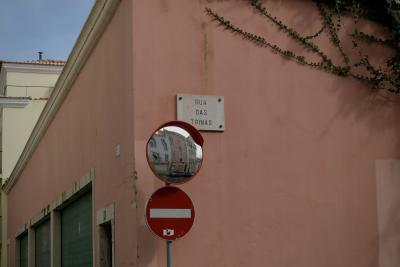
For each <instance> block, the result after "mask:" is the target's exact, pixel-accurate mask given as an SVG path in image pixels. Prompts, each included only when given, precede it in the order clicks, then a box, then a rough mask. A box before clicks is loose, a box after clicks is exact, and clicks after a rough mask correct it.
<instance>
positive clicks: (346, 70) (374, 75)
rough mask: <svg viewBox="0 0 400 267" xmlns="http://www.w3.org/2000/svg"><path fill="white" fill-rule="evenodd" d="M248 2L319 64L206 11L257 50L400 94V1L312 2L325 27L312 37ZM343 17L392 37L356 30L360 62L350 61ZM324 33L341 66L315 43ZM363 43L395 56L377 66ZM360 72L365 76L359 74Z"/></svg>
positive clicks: (253, 0) (256, 3)
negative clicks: (368, 24)
mask: <svg viewBox="0 0 400 267" xmlns="http://www.w3.org/2000/svg"><path fill="white" fill-rule="evenodd" d="M247 1H248V3H249V5H251V6H252V7H253V8H254V9H255V11H256V12H257V14H258V15H260V16H262V17H264V18H265V19H267V20H269V21H271V22H272V23H273V24H274V25H275V26H276V27H278V29H280V30H281V31H282V32H283V33H285V34H286V35H288V36H289V37H291V38H292V39H293V40H295V41H296V42H298V43H299V44H300V45H302V46H303V47H305V48H307V49H308V50H309V51H311V52H312V53H314V54H315V55H317V56H318V59H319V60H318V61H315V62H314V61H310V60H308V59H306V58H305V57H304V56H302V55H298V54H297V53H295V52H293V51H291V50H287V49H284V48H281V47H279V46H278V45H276V44H274V43H272V42H270V41H269V40H267V39H266V38H264V37H262V36H259V35H257V34H254V33H251V32H248V31H245V30H244V29H242V28H240V27H238V26H236V25H235V24H233V23H232V22H231V21H229V20H228V19H226V18H224V17H223V16H221V15H219V14H218V13H216V12H215V11H213V10H212V9H210V8H206V9H205V11H206V14H207V15H208V16H210V17H211V18H213V19H214V20H215V21H217V22H218V23H219V24H220V25H222V26H223V27H225V28H226V29H227V30H229V31H231V32H232V33H234V34H238V35H240V36H242V37H243V38H244V39H245V40H248V41H250V42H253V43H254V44H256V45H258V46H261V47H265V48H269V49H272V50H273V51H274V52H276V53H278V54H280V55H281V56H283V57H285V58H287V59H291V60H294V61H296V62H297V63H299V64H302V65H307V66H310V67H312V68H316V69H319V70H322V71H325V72H328V73H332V74H335V75H338V76H344V77H352V78H355V79H357V80H360V81H363V82H365V83H367V84H369V85H370V86H371V87H372V88H374V89H384V90H388V91H389V92H392V93H396V94H397V93H400V0H383V1H368V0H334V1H332V0H313V2H314V3H315V5H316V6H317V8H318V11H319V14H320V17H321V22H322V23H321V24H322V26H321V28H320V30H319V31H317V32H316V33H315V34H312V35H309V36H303V35H302V34H301V33H299V32H298V31H296V30H295V29H294V28H292V27H290V26H288V25H286V24H285V23H283V22H282V21H281V20H279V19H278V18H277V17H275V16H273V15H272V14H271V13H270V12H269V11H268V9H267V8H266V7H265V6H264V5H263V4H262V3H261V2H260V1H259V0H247ZM342 16H348V17H351V18H353V19H354V23H358V21H359V19H360V18H363V19H368V20H372V21H374V22H376V23H378V24H379V25H381V26H383V27H384V28H386V29H387V30H388V31H389V33H390V37H389V38H388V39H383V38H381V37H377V36H374V35H371V34H368V33H365V32H362V31H358V30H355V31H354V32H353V33H351V34H349V37H350V38H351V39H352V42H353V48H354V49H357V48H358V53H359V60H358V61H357V62H351V60H350V57H349V56H348V54H347V53H346V52H345V50H344V49H343V47H342V40H340V38H339V34H338V33H339V31H340V29H341V27H342ZM323 32H326V33H327V34H328V35H329V37H330V41H331V42H332V44H333V45H334V46H335V47H336V48H337V49H338V51H339V52H340V55H341V59H342V60H341V63H340V64H334V63H333V61H332V59H331V58H330V57H329V56H328V55H327V54H326V53H325V52H323V51H322V50H321V48H320V47H319V46H318V45H317V44H316V43H315V42H314V41H313V40H314V39H316V38H317V37H318V36H320V35H321V34H322V33H323ZM361 42H366V43H369V44H376V45H381V46H385V47H388V48H389V49H392V50H393V51H394V52H395V53H394V56H392V57H391V58H389V59H388V60H387V61H386V63H385V66H375V65H373V64H372V63H371V62H370V59H369V56H368V54H367V53H366V52H365V51H363V50H362V49H360V48H359V47H360V43H361ZM360 68H361V69H362V70H364V72H360ZM360 73H363V74H360Z"/></svg>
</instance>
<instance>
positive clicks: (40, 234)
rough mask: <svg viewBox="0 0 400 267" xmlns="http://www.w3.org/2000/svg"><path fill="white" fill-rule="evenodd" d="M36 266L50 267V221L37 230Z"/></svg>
mask: <svg viewBox="0 0 400 267" xmlns="http://www.w3.org/2000/svg"><path fill="white" fill-rule="evenodd" d="M35 266H38V267H39V266H40V267H50V220H46V221H45V222H43V223H41V224H40V225H39V226H38V227H36V229H35Z"/></svg>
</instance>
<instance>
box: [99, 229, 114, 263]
mask: <svg viewBox="0 0 400 267" xmlns="http://www.w3.org/2000/svg"><path fill="white" fill-rule="evenodd" d="M99 239H100V240H99V242H100V251H99V252H100V266H101V267H112V262H113V259H112V255H113V253H112V227H111V221H108V222H106V223H103V224H101V225H100V234H99Z"/></svg>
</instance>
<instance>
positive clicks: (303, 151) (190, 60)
mask: <svg viewBox="0 0 400 267" xmlns="http://www.w3.org/2000/svg"><path fill="white" fill-rule="evenodd" d="M265 4H266V5H267V7H268V8H269V9H270V11H271V13H272V14H274V15H276V16H277V17H278V18H280V19H282V20H283V21H284V22H286V23H288V24H289V25H293V26H295V28H296V29H297V30H299V31H300V32H303V33H304V34H305V35H311V34H313V33H315V32H317V31H318V30H319V29H320V27H321V25H320V24H319V21H320V20H319V15H318V12H317V9H316V8H315V7H314V6H313V4H312V2H311V1H295V0H292V1H286V0H285V1H283V0H281V1H277V0H276V1H266V2H265ZM205 7H211V8H213V9H214V10H215V11H217V12H218V13H220V14H221V15H223V16H224V17H225V18H226V19H229V20H230V21H231V22H232V23H234V24H236V25H240V26H241V27H242V28H244V29H245V30H248V31H253V32H256V33H259V34H261V35H263V36H267V37H268V40H270V41H272V42H273V43H277V44H280V45H281V46H282V47H287V48H290V49H294V50H295V51H301V50H300V48H299V47H297V46H296V45H295V44H294V42H293V41H292V40H290V39H287V38H285V37H284V34H283V33H282V32H277V31H276V30H275V29H274V27H273V25H272V24H271V23H269V22H267V21H266V20H264V19H263V18H262V17H261V16H259V15H256V12H255V11H254V10H252V8H251V7H250V6H249V5H248V4H246V1H236V0H227V1H218V0H209V1H205V0H204V1H183V0H182V1H166V0H158V1H134V4H133V32H134V38H133V74H134V80H133V89H134V128H135V162H136V170H137V174H138V182H137V184H138V197H139V198H138V203H139V208H138V214H141V213H142V212H143V209H144V206H145V202H146V200H147V198H148V197H149V196H150V194H151V193H152V191H154V190H155V189H157V188H158V187H160V186H161V185H162V184H161V183H160V182H159V181H158V180H157V179H156V178H154V176H153V175H152V173H151V171H150V170H149V167H148V166H147V163H146V160H145V144H146V141H147V139H148V138H149V136H150V134H151V133H152V131H153V130H154V129H155V128H156V127H157V126H158V125H160V124H161V123H163V122H165V121H168V120H173V119H175V118H176V115H175V112H176V108H175V106H176V103H175V96H176V94H177V93H187V94H202V95H223V96H224V97H225V118H226V131H225V132H223V133H211V132H203V136H204V139H205V146H204V154H205V158H204V162H203V167H202V170H201V172H200V173H199V174H198V176H197V177H196V179H194V180H193V181H191V182H190V183H188V184H185V185H182V186H181V188H182V189H184V190H185V191H186V192H187V193H188V194H189V195H190V196H191V197H192V199H193V201H194V204H195V207H196V221H195V224H194V226H193V228H192V230H191V232H190V233H189V234H188V235H187V236H186V237H184V238H183V239H182V240H179V241H178V242H176V243H175V245H174V261H175V264H176V266H191V267H197V266H199V267H204V266H218V267H221V266H229V267H233V266H235V267H236V266H237V267H242V266H280V267H289V266H298V267H310V266H314V267H320V266H324V267H337V266H341V267H354V266H371V267H375V266H378V257H379V256H378V254H379V253H378V239H379V238H378V226H377V200H376V181H375V179H376V178H375V160H377V159H396V158H397V159H398V158H399V156H400V150H399V148H400V147H399V136H400V127H399V124H398V114H399V112H400V106H399V98H398V97H390V99H389V100H385V99H382V98H381V97H380V96H379V95H376V94H374V93H372V92H371V90H370V89H369V88H368V87H366V86H365V85H364V84H361V83H359V82H356V81H354V80H352V79H350V78H339V77H336V76H333V75H330V74H327V73H323V72H320V71H317V70H313V69H310V68H307V67H304V66H299V65H298V64H296V63H294V62H290V61H288V60H285V59H282V58H281V57H280V56H278V55H276V54H274V53H272V52H271V51H270V50H268V49H266V48H261V47H257V46H255V45H253V44H252V43H249V42H247V41H245V40H243V39H242V38H241V37H240V36H238V35H233V34H231V33H230V32H228V31H226V30H224V29H223V28H222V27H218V26H217V23H216V22H213V21H211V19H210V18H209V17H207V16H206V15H205V12H204V8H205ZM317 22H318V23H317ZM320 43H321V44H322V45H328V43H329V42H327V37H326V34H324V35H323V36H322V37H321V41H320ZM325 48H327V49H328V52H329V53H330V54H332V55H333V56H334V57H336V55H337V53H336V51H335V50H333V48H332V49H331V48H329V47H327V46H325ZM379 53H380V52H379ZM138 218H139V221H138V244H139V247H138V256H139V264H138V266H152V267H153V266H154V267H156V266H157V267H159V266H165V264H166V263H165V243H164V242H163V241H161V240H159V239H158V238H156V237H154V236H153V235H152V234H151V233H150V232H149V231H148V230H147V229H146V226H145V222H144V220H143V218H142V217H138Z"/></svg>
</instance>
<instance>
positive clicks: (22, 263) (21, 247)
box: [17, 232, 28, 267]
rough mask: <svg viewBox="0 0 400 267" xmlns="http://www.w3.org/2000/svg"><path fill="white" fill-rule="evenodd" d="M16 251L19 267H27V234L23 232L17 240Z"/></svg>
mask: <svg viewBox="0 0 400 267" xmlns="http://www.w3.org/2000/svg"><path fill="white" fill-rule="evenodd" d="M17 251H18V256H19V257H18V259H17V260H18V263H19V267H28V233H27V232H25V233H23V234H22V235H20V236H19V237H18V238H17Z"/></svg>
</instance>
